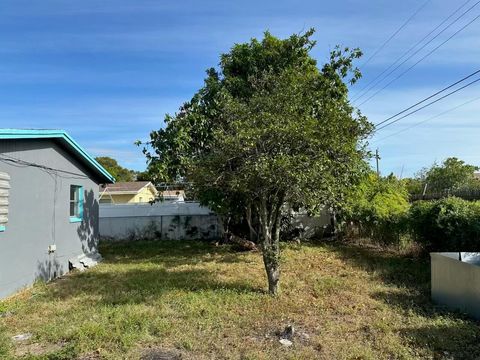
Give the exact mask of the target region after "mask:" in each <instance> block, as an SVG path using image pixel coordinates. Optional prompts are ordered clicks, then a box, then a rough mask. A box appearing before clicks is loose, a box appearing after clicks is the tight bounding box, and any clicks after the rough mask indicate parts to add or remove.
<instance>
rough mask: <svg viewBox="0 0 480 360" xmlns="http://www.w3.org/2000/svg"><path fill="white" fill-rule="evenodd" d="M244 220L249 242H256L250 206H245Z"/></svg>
mask: <svg viewBox="0 0 480 360" xmlns="http://www.w3.org/2000/svg"><path fill="white" fill-rule="evenodd" d="M245 219H246V220H247V224H248V229H249V231H250V241H253V242H257V232H256V231H255V229H254V228H253V224H252V206H251V205H250V204H248V205H247V207H246V209H245Z"/></svg>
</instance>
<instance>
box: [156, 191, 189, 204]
mask: <svg viewBox="0 0 480 360" xmlns="http://www.w3.org/2000/svg"><path fill="white" fill-rule="evenodd" d="M161 195H162V198H163V200H164V201H180V202H182V201H185V191H184V190H163V191H162V192H161Z"/></svg>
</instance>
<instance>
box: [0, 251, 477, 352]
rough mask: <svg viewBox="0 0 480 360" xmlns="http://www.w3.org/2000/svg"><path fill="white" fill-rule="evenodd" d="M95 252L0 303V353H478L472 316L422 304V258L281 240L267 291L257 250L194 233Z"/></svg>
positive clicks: (425, 276) (425, 281)
mask: <svg viewBox="0 0 480 360" xmlns="http://www.w3.org/2000/svg"><path fill="white" fill-rule="evenodd" d="M102 250H103V255H104V256H105V259H106V260H105V262H104V263H102V264H101V265H99V266H98V267H96V268H94V269H92V270H90V271H87V272H84V273H74V274H71V275H69V276H66V277H64V278H62V279H59V280H57V281H55V282H53V283H51V284H48V285H45V284H37V285H36V286H34V287H33V288H32V289H30V290H27V291H24V292H22V293H21V294H19V295H18V296H16V297H14V298H11V299H9V300H7V301H4V302H0V313H2V314H3V316H1V317H0V358H2V359H3V358H9V357H10V358H24V359H71V358H77V359H85V360H86V359H102V358H106V359H122V358H126V359H138V358H142V357H143V358H148V359H154V358H155V354H157V355H158V354H167V355H168V354H169V356H170V358H172V359H174V358H180V357H181V358H182V359H410V358H422V359H425V358H427V359H428V358H431V359H442V358H445V359H449V358H454V359H464V358H472V359H476V358H480V329H479V327H478V324H476V323H475V322H473V321H470V320H468V319H467V318H465V317H463V316H462V315H459V314H453V313H449V312H446V311H444V310H442V309H440V308H437V307H435V306H434V305H432V304H431V302H430V301H429V271H428V264H427V262H424V261H419V260H417V259H411V258H408V257H405V256H399V255H396V254H395V253H393V252H386V251H382V250H379V249H366V248H364V247H359V246H345V245H336V246H327V245H314V244H306V245H301V246H299V245H289V246H286V247H285V249H284V252H283V264H282V266H283V268H282V269H283V278H282V293H281V295H280V296H279V297H278V298H272V297H270V296H268V295H267V294H265V293H264V291H263V289H264V288H265V277H264V270H263V265H262V261H261V257H260V255H259V254H252V253H231V252H229V248H228V247H214V246H213V245H209V244H205V243H200V242H144V243H135V244H117V245H109V246H105V247H104V248H103V249H102ZM288 324H293V325H294V326H295V328H296V330H297V331H296V337H295V339H294V341H293V343H294V344H293V346H292V347H290V348H285V347H283V346H282V345H281V344H280V343H279V341H278V339H279V338H278V333H279V332H280V331H281V330H283V328H284V327H285V326H286V325H288ZM27 332H29V333H32V334H33V337H32V339H30V340H28V341H24V342H16V343H13V342H12V341H11V340H10V339H11V336H13V335H16V334H21V333H27ZM167 355H165V358H167ZM159 356H160V355H159ZM158 358H160V357H158Z"/></svg>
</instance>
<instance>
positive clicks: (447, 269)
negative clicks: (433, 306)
mask: <svg viewBox="0 0 480 360" xmlns="http://www.w3.org/2000/svg"><path fill="white" fill-rule="evenodd" d="M430 258H431V276H432V299H433V301H434V302H436V303H438V304H441V305H445V306H447V307H449V308H450V309H452V310H459V311H462V312H465V313H467V314H469V315H471V316H473V317H474V318H476V319H480V253H473V252H468V253H467V252H461V253H458V252H444V253H431V254H430Z"/></svg>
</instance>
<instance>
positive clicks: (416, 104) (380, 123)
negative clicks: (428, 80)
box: [375, 70, 480, 126]
mask: <svg viewBox="0 0 480 360" xmlns="http://www.w3.org/2000/svg"><path fill="white" fill-rule="evenodd" d="M478 73H480V70H477V71H474V72H473V73H471V74H470V75H467V76H465V77H464V78H462V79H460V80H458V81H456V82H454V83H453V84H451V85H448V86H447V87H445V88H443V89H442V90H439V91H437V92H436V93H435V94H432V95H430V96H428V97H426V98H425V99H423V100H420V101H419V102H417V103H415V104H413V105H412V106H409V107H408V108H406V109H405V110H402V111H400V112H398V113H396V114H395V115H392V116H390V117H389V118H387V119H385V120H383V121H380V122H379V123H378V124H375V126H378V125H382V124H384V123H386V122H387V121H389V120H392V119H393V118H395V117H397V116H398V115H401V114H403V113H405V112H407V111H408V110H410V109H413V108H414V107H416V106H418V105H420V104H423V103H424V102H425V101H427V100H430V99H431V98H434V97H435V96H437V95H439V94H441V93H442V92H444V91H447V90H448V89H451V88H452V87H454V86H455V85H458V84H460V83H461V82H463V81H465V80H467V79H469V78H471V77H472V76H475V75H476V74H478Z"/></svg>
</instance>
